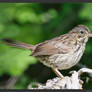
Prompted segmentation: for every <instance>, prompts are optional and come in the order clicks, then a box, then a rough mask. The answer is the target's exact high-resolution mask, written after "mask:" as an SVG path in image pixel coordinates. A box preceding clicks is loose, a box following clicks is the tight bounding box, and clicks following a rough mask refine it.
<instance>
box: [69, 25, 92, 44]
mask: <svg viewBox="0 0 92 92" xmlns="http://www.w3.org/2000/svg"><path fill="white" fill-rule="evenodd" d="M69 33H70V34H72V35H73V36H74V37H75V39H76V40H78V41H83V42H85V43H86V42H87V41H88V38H89V37H92V33H91V32H90V30H89V28H88V27H87V26H85V25H78V26H76V27H74V28H73V29H72V31H70V32H69Z"/></svg>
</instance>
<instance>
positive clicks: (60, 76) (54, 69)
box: [52, 67, 64, 79]
mask: <svg viewBox="0 0 92 92" xmlns="http://www.w3.org/2000/svg"><path fill="white" fill-rule="evenodd" d="M52 70H53V71H54V72H55V74H56V75H57V76H58V77H59V78H61V79H63V78H64V76H63V75H62V74H61V73H60V72H59V70H58V69H57V68H53V67H52Z"/></svg>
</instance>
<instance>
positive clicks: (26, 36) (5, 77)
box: [0, 3, 92, 89]
mask: <svg viewBox="0 0 92 92" xmlns="http://www.w3.org/2000/svg"><path fill="white" fill-rule="evenodd" d="M78 24H84V25H87V26H88V27H89V28H90V29H91V32H92V4H91V3H61V4H54V3H53V4H49V3H48V4H37V3H29V4H28V3H0V39H1V38H11V39H14V40H19V41H23V42H26V43H30V44H37V43H39V42H43V41H45V40H48V39H51V38H53V37H56V36H59V35H61V34H64V33H67V32H68V31H69V30H71V29H72V28H73V27H75V26H76V25H78ZM30 54H31V51H29V50H25V49H18V48H14V47H9V46H7V45H5V44H3V43H2V42H0V89H5V88H8V89H12V88H13V89H27V88H28V86H29V85H32V86H33V87H34V86H35V85H34V84H35V83H38V82H39V83H45V82H46V81H47V79H51V78H54V77H56V75H55V74H54V73H53V71H52V70H51V69H50V68H48V67H45V66H44V65H43V64H41V63H40V62H38V60H37V59H36V58H34V57H32V56H29V55H30ZM91 59H92V39H90V40H89V41H88V43H87V46H86V50H85V53H84V55H83V57H82V59H81V60H80V64H79V65H76V66H74V67H72V68H71V69H68V70H63V71H61V72H62V74H63V75H69V71H71V70H79V69H80V68H81V66H86V67H88V68H92V60H91ZM81 64H82V65H81ZM81 79H82V80H83V81H84V85H83V87H84V89H92V77H90V76H89V75H88V74H86V73H85V74H83V75H82V76H81Z"/></svg>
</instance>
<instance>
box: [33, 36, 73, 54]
mask: <svg viewBox="0 0 92 92" xmlns="http://www.w3.org/2000/svg"><path fill="white" fill-rule="evenodd" d="M55 39H56V40H54V39H53V40H49V41H46V42H43V43H41V44H38V45H37V47H36V49H35V50H34V52H33V53H32V55H33V56H41V55H53V54H67V53H69V51H70V50H71V49H72V46H71V45H70V44H71V43H69V42H68V41H67V39H66V37H64V38H63V37H62V40H61V38H60V39H57V38H55ZM68 44H69V45H68Z"/></svg>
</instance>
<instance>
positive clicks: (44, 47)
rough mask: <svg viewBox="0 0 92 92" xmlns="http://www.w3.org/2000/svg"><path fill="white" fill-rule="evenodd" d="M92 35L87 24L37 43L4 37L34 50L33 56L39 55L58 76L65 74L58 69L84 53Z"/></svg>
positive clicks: (77, 59)
mask: <svg viewBox="0 0 92 92" xmlns="http://www.w3.org/2000/svg"><path fill="white" fill-rule="evenodd" d="M89 37H92V34H91V33H90V30H89V29H88V27H87V26H85V25H78V26H76V27H75V28H73V29H72V30H71V31H70V32H69V33H67V34H64V35H61V36H59V37H56V38H53V39H51V40H47V41H45V42H42V43H39V44H37V45H31V44H26V43H23V42H19V41H13V40H10V39H2V40H3V42H4V43H6V44H8V45H10V46H15V47H20V48H26V49H29V50H31V51H32V56H35V57H37V58H38V59H39V60H40V61H41V62H42V63H43V64H44V65H46V66H48V67H51V68H52V69H53V70H54V72H55V73H56V74H57V76H58V77H61V78H62V77H63V75H62V74H61V73H60V72H59V71H58V69H59V70H64V69H68V68H70V67H72V66H74V65H75V64H76V63H78V61H79V60H80V58H81V56H82V55H83V53H84V50H85V45H86V42H87V41H88V38H89Z"/></svg>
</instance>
